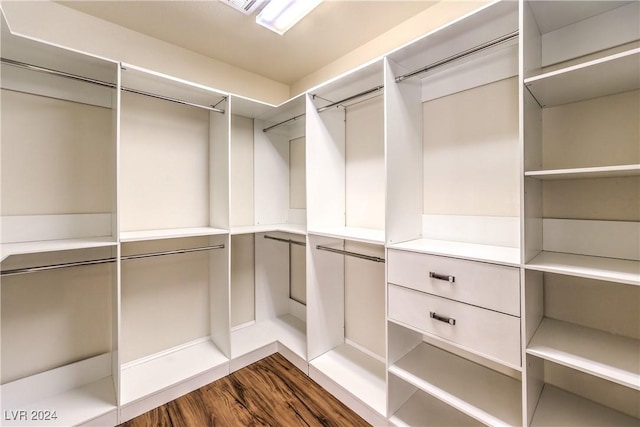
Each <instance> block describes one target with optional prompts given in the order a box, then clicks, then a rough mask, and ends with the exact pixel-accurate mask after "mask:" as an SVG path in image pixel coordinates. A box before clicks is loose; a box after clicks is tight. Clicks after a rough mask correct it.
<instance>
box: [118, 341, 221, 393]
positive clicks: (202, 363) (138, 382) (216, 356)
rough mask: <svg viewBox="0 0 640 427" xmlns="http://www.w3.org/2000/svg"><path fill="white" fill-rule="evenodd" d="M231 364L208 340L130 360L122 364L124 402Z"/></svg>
mask: <svg viewBox="0 0 640 427" xmlns="http://www.w3.org/2000/svg"><path fill="white" fill-rule="evenodd" d="M228 363H229V359H227V357H225V355H224V354H222V352H221V351H220V350H219V349H218V347H216V345H215V344H214V343H213V342H212V341H211V340H209V339H207V340H204V341H198V342H195V343H191V344H190V345H185V346H182V347H178V348H176V349H171V350H169V351H166V352H163V353H159V354H157V355H153V356H151V357H146V358H144V359H139V360H137V361H134V362H131V363H128V364H126V365H124V366H123V367H122V376H121V386H122V396H121V404H123V405H126V404H128V403H131V402H135V401H136V400H139V399H141V398H144V397H147V396H150V395H152V394H154V393H157V392H159V391H162V390H164V389H166V388H168V387H171V386H173V385H176V384H179V383H181V382H183V381H186V380H188V379H190V378H192V377H194V376H197V375H200V374H203V373H205V372H207V371H210V370H213V369H216V368H219V367H221V366H223V365H224V364H228ZM227 373H228V372H227Z"/></svg>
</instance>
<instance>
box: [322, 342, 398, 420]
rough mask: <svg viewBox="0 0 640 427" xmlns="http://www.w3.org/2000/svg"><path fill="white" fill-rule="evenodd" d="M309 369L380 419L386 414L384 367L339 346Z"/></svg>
mask: <svg viewBox="0 0 640 427" xmlns="http://www.w3.org/2000/svg"><path fill="white" fill-rule="evenodd" d="M310 365H311V366H313V367H314V368H316V369H317V370H319V371H320V372H321V373H323V374H324V375H326V376H327V377H328V378H330V379H331V380H332V381H333V382H335V383H336V384H338V385H339V386H340V387H342V388H343V389H345V390H347V391H348V392H349V393H350V394H351V395H353V396H354V397H355V398H357V399H359V400H360V401H361V402H363V403H364V404H366V405H367V406H369V407H370V408H371V409H373V410H374V411H376V412H377V413H379V414H381V415H383V416H384V415H385V414H386V410H387V409H386V408H387V398H386V396H387V383H386V375H385V364H384V363H383V362H380V361H379V360H376V359H375V358H373V357H371V356H369V355H367V354H364V353H363V352H361V351H359V350H357V349H356V348H354V347H352V346H350V345H348V344H342V345H340V346H338V347H336V348H334V349H332V350H330V351H328V352H326V353H324V354H323V355H321V356H319V357H316V358H315V359H313V360H312V361H311V362H310Z"/></svg>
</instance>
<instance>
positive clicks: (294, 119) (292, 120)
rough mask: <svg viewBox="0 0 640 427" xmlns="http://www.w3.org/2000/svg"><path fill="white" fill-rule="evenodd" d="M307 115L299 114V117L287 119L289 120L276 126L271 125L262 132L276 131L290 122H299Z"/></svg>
mask: <svg viewBox="0 0 640 427" xmlns="http://www.w3.org/2000/svg"><path fill="white" fill-rule="evenodd" d="M305 115H306V113H302V114H299V115H297V116H295V117H291V118H290V119H287V120H284V121H281V122H279V123H276V124H275V125H271V126H269V127H266V128H264V129H262V132H269V131H270V130H272V129H275V128H278V127H280V126H282V125H286V124H289V123H290V122H295V121H296V120H298V119H299V118H301V117H304V116H305Z"/></svg>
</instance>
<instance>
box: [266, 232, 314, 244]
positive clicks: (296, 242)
mask: <svg viewBox="0 0 640 427" xmlns="http://www.w3.org/2000/svg"><path fill="white" fill-rule="evenodd" d="M264 238H265V239H271V240H277V241H278V242H283V243H289V244H290V245H299V246H307V244H306V243H305V242H298V241H297V240H291V239H283V238H281V237H273V236H269V235H267V234H265V235H264Z"/></svg>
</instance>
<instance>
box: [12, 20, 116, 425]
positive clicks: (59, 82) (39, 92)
mask: <svg viewBox="0 0 640 427" xmlns="http://www.w3.org/2000/svg"><path fill="white" fill-rule="evenodd" d="M0 25H1V27H2V35H1V43H2V45H1V49H0V55H1V57H2V71H1V72H2V81H1V83H2V90H1V94H0V101H1V104H2V105H1V107H0V110H1V112H2V113H1V114H2V117H1V119H0V120H1V121H2V135H1V138H0V139H1V144H2V145H1V147H0V151H1V153H2V167H1V171H2V176H1V178H0V182H2V188H1V189H0V192H1V194H2V203H1V205H2V224H1V232H2V236H1V237H2V243H1V246H0V248H1V252H2V275H1V281H2V283H1V285H0V289H1V301H2V308H1V313H2V314H1V317H2V318H1V320H0V322H1V324H2V343H1V348H2V378H1V382H2V386H1V388H0V393H1V395H2V408H1V410H2V413H3V425H7V426H8V425H37V426H54V425H78V424H82V423H90V422H93V423H97V424H117V420H118V418H117V416H118V411H117V404H118V401H117V387H118V369H117V363H118V362H117V359H118V341H117V315H116V313H117V307H116V304H117V294H116V293H117V271H116V257H117V243H116V242H117V240H116V239H117V237H116V236H117V233H116V231H115V230H116V229H117V224H116V215H115V214H116V172H115V170H116V121H117V120H116V117H117V107H116V105H117V102H116V97H117V91H116V90H115V87H116V86H117V82H118V71H119V70H118V66H117V64H116V63H114V62H110V61H106V60H103V59H100V58H96V57H92V56H87V55H82V54H80V53H77V52H72V51H69V50H66V49H62V48H59V47H56V46H53V45H48V44H44V43H40V42H37V41H34V40H31V39H27V38H23V37H20V36H18V35H13V34H11V33H10V31H9V28H8V26H7V25H6V22H5V21H4V16H3V17H2V22H0Z"/></svg>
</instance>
